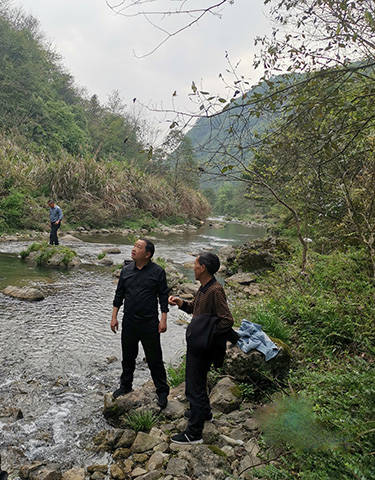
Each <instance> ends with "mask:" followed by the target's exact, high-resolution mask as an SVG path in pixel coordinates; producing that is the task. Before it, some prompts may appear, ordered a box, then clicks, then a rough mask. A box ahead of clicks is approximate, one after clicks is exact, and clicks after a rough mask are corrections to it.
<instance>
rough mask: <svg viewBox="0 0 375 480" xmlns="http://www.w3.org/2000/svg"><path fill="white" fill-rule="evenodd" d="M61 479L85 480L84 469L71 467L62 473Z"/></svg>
mask: <svg viewBox="0 0 375 480" xmlns="http://www.w3.org/2000/svg"><path fill="white" fill-rule="evenodd" d="M61 480H85V469H84V468H71V469H70V470H67V471H66V472H64V473H63V474H62V477H61Z"/></svg>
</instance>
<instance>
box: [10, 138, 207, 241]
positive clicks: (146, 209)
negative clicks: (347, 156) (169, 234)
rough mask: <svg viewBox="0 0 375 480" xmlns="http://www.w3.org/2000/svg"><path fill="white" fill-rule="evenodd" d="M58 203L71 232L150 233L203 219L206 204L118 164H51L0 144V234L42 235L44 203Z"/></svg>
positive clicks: (62, 160) (69, 160)
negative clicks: (159, 226)
mask: <svg viewBox="0 0 375 480" xmlns="http://www.w3.org/2000/svg"><path fill="white" fill-rule="evenodd" d="M51 196H52V197H53V198H55V199H56V201H57V202H58V204H59V205H60V207H62V209H63V211H64V223H65V224H68V225H69V226H71V227H74V226H78V225H85V226H89V227H106V226H119V227H128V226H133V227H134V225H136V226H137V227H143V226H145V227H146V228H148V227H150V226H151V227H152V225H153V224H156V223H157V221H159V220H163V219H164V220H166V221H168V219H170V221H173V219H176V221H177V223H178V222H181V221H182V220H183V219H202V218H205V217H206V216H207V215H208V213H209V205H208V202H207V200H206V199H205V198H204V197H203V196H202V195H201V194H200V193H199V192H197V191H195V190H193V189H191V188H189V187H186V186H184V185H183V184H180V185H178V188H177V190H175V189H173V188H172V187H171V186H170V184H169V183H168V182H167V180H166V179H164V178H161V177H158V176H155V175H150V174H146V173H144V172H142V171H140V170H138V169H137V168H136V167H135V166H134V165H131V164H128V163H126V162H118V161H102V162H97V161H95V160H94V159H93V158H92V157H72V156H70V155H68V154H66V153H61V154H60V155H59V156H56V158H55V159H54V160H53V161H47V160H46V159H44V158H43V157H42V156H36V155H34V154H32V153H29V152H26V151H25V150H22V149H20V148H19V147H17V146H15V145H14V144H13V143H12V142H10V141H7V140H6V139H5V138H4V137H2V138H0V212H1V213H0V233H1V232H8V231H14V230H21V229H35V230H43V229H45V228H46V225H47V224H48V211H47V209H46V203H47V201H48V198H50V197H51Z"/></svg>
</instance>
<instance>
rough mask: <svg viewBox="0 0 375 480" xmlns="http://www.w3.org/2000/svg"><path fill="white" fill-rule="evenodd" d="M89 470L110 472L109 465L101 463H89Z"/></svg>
mask: <svg viewBox="0 0 375 480" xmlns="http://www.w3.org/2000/svg"><path fill="white" fill-rule="evenodd" d="M87 472H88V473H90V474H92V473H95V472H100V473H107V472H108V465H100V464H95V465H89V466H88V467H87Z"/></svg>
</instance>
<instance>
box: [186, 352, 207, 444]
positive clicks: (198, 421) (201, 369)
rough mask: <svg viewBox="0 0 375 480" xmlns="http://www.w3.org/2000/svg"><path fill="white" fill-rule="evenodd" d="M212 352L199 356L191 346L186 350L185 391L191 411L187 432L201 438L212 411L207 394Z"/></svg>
mask: <svg viewBox="0 0 375 480" xmlns="http://www.w3.org/2000/svg"><path fill="white" fill-rule="evenodd" d="M210 353H211V352H210ZM210 353H207V356H198V355H195V354H193V353H192V352H191V351H189V348H188V350H187V352H186V379H185V382H186V383H185V393H186V398H187V400H188V401H189V403H190V411H191V415H190V418H189V423H188V426H187V429H186V432H187V434H190V435H192V436H195V437H199V438H201V437H202V431H203V427H204V421H205V418H207V416H208V415H209V414H210V412H211V406H210V400H209V398H208V394H207V374H208V371H209V370H210V366H211V364H212V361H213V358H212V355H211V354H210Z"/></svg>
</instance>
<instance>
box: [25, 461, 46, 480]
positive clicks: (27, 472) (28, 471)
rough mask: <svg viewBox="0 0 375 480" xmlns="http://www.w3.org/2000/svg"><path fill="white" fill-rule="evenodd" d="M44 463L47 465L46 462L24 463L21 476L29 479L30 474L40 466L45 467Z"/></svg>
mask: <svg viewBox="0 0 375 480" xmlns="http://www.w3.org/2000/svg"><path fill="white" fill-rule="evenodd" d="M44 465H45V463H43V462H33V463H30V464H26V465H23V466H22V467H21V468H20V471H19V476H20V477H21V478H22V479H23V480H27V479H28V478H29V477H30V474H31V473H32V472H33V471H35V470H38V469H39V468H41V467H43V466H44Z"/></svg>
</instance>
